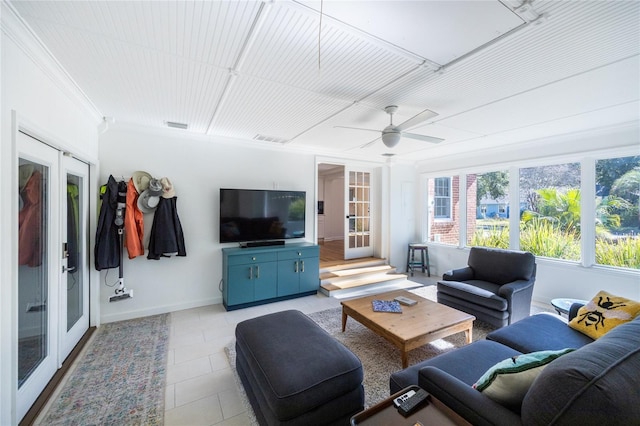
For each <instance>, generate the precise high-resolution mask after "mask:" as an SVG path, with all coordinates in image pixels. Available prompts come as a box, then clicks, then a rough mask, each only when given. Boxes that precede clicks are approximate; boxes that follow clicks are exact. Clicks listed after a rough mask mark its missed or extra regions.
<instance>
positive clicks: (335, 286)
mask: <svg viewBox="0 0 640 426" xmlns="http://www.w3.org/2000/svg"><path fill="white" fill-rule="evenodd" d="M406 278H407V276H406V275H405V274H379V275H375V276H370V277H365V278H362V279H354V280H349V281H343V282H338V283H325V284H321V287H322V288H324V289H326V290H329V291H332V290H334V291H335V290H341V289H345V288H353V287H360V286H365V285H369V284H375V283H379V282H386V281H393V280H399V279H406Z"/></svg>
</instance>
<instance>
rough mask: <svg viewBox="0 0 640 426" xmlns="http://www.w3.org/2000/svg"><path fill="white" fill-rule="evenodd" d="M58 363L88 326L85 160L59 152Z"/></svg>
mask: <svg viewBox="0 0 640 426" xmlns="http://www.w3.org/2000/svg"><path fill="white" fill-rule="evenodd" d="M62 168H63V173H62V188H61V189H62V191H61V195H62V197H63V201H62V203H61V207H62V208H61V212H62V220H61V230H62V232H61V235H62V237H63V240H62V257H61V259H60V260H61V263H62V264H61V265H60V270H59V271H60V274H61V276H60V283H61V285H60V333H59V335H60V356H59V360H60V364H62V362H63V361H64V360H65V358H67V356H68V355H69V353H70V352H71V350H72V349H73V348H74V347H75V345H76V344H77V343H78V342H79V341H80V339H81V338H82V336H83V335H84V333H85V332H86V331H87V330H88V328H89V292H88V288H89V285H88V283H89V271H88V268H87V265H88V262H87V259H88V258H89V255H88V251H87V247H88V242H87V241H88V236H87V229H88V224H87V220H88V217H89V212H88V206H89V204H88V202H87V194H88V187H89V174H88V171H89V170H88V166H87V164H85V163H83V162H81V161H79V160H76V159H75V158H71V157H65V156H62Z"/></svg>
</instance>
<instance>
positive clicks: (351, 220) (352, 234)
mask: <svg viewBox="0 0 640 426" xmlns="http://www.w3.org/2000/svg"><path fill="white" fill-rule="evenodd" d="M347 176H348V177H347V179H345V183H346V186H347V188H346V191H345V193H346V195H347V199H346V202H345V205H346V208H347V229H346V230H345V235H346V236H347V237H346V238H345V249H344V251H345V259H354V258H358V257H367V256H372V255H373V246H372V239H371V238H372V229H371V173H370V172H366V171H355V170H348V171H347Z"/></svg>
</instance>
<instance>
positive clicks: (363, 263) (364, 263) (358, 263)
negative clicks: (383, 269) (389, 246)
mask: <svg viewBox="0 0 640 426" xmlns="http://www.w3.org/2000/svg"><path fill="white" fill-rule="evenodd" d="M386 264H387V260H386V259H380V258H373V257H371V258H366V259H354V260H343V261H341V262H338V263H333V264H326V265H324V266H323V267H322V268H320V273H321V274H323V273H326V272H334V271H342V270H345V269H355V268H367V267H371V266H381V265H386Z"/></svg>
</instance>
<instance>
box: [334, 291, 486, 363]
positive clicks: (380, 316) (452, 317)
mask: <svg viewBox="0 0 640 426" xmlns="http://www.w3.org/2000/svg"><path fill="white" fill-rule="evenodd" d="M397 296H404V297H408V298H409V299H413V300H415V301H417V302H418V303H416V304H415V305H413V306H405V305H401V306H402V313H401V314H396V313H390V312H374V310H373V307H372V304H371V301H373V300H376V299H379V300H393V299H394V298H395V297H397ZM341 304H342V331H343V332H344V330H345V328H346V325H347V317H348V316H349V317H351V318H353V319H354V320H356V321H358V322H359V323H360V324H362V325H364V326H365V327H367V328H369V329H370V330H371V331H373V332H374V333H376V334H378V335H380V336H382V337H384V338H385V339H387V340H388V341H389V342H391V343H392V344H393V345H395V346H396V347H397V348H398V349H400V352H401V354H402V368H407V367H408V364H409V363H408V360H407V352H409V351H410V350H412V349H415V348H419V347H420V346H424V345H426V344H427V343H429V342H433V341H434V340H438V339H441V338H443V337H447V336H451V335H452V334H456V333H459V332H461V331H464V334H465V338H466V342H467V343H471V339H472V333H473V321H474V320H475V319H476V317H474V316H473V315H469V314H467V313H465V312H461V311H458V310H456V309H453V308H450V307H448V306H445V305H441V304H439V303H436V302H432V301H431V300H427V299H425V298H423V297H420V296H417V295H415V294H413V293H410V292H408V291H406V290H397V291H391V292H388V293H381V294H375V295H372V296H367V297H361V298H358V299H351V300H345V301H343V302H341Z"/></svg>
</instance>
